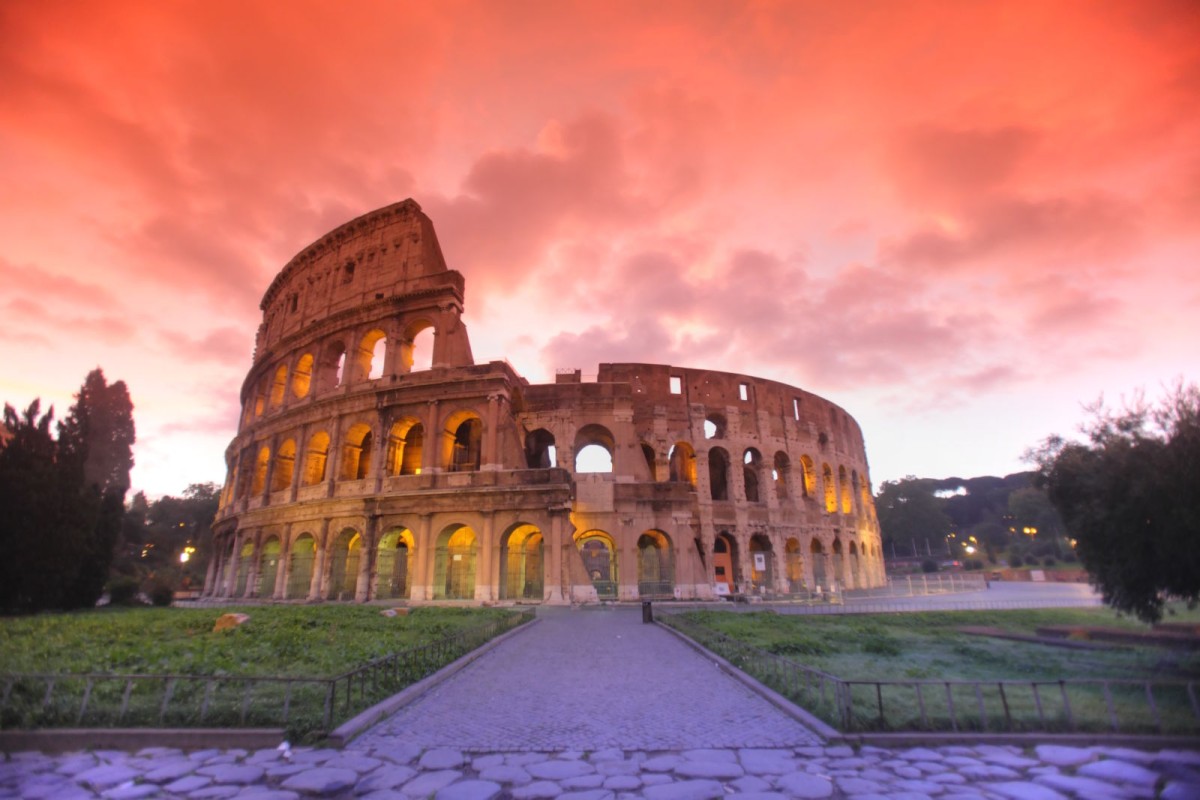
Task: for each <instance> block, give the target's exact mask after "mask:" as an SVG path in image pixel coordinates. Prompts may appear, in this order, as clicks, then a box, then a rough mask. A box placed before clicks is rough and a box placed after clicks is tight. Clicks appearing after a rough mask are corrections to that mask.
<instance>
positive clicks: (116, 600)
mask: <svg viewBox="0 0 1200 800" xmlns="http://www.w3.org/2000/svg"><path fill="white" fill-rule="evenodd" d="M137 595H138V582H137V581H136V580H134V579H133V578H128V577H125V576H121V577H117V578H113V579H112V580H111V581H109V582H108V602H109V603H110V604H111V605H114V606H134V605H138V599H137Z"/></svg>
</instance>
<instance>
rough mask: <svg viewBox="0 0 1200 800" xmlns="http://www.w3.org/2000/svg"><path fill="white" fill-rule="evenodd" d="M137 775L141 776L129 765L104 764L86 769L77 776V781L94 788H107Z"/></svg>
mask: <svg viewBox="0 0 1200 800" xmlns="http://www.w3.org/2000/svg"><path fill="white" fill-rule="evenodd" d="M137 777H139V776H138V773H137V771H136V770H132V769H130V768H129V767H125V766H121V765H114V764H104V765H103V766H99V767H92V768H91V769H88V770H84V771H83V772H81V773H79V774H78V775H76V776H75V781H76V782H77V783H82V784H86V785H87V786H91V787H92V788H93V789H107V788H109V787H110V786H116V785H118V784H122V783H125V782H127V781H131V780H133V779H134V778H137Z"/></svg>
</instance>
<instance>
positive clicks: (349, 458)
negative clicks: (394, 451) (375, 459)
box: [339, 422, 374, 481]
mask: <svg viewBox="0 0 1200 800" xmlns="http://www.w3.org/2000/svg"><path fill="white" fill-rule="evenodd" d="M373 444H374V442H373V437H372V435H371V426H370V425H367V424H366V423H365V422H359V423H356V424H354V425H352V426H351V427H350V430H348V431H346V441H345V444H343V445H342V474H341V475H340V476H339V477H340V478H341V480H344V481H359V480H362V479H363V478H365V477H367V472H368V471H369V470H370V466H371V446H372V445H373Z"/></svg>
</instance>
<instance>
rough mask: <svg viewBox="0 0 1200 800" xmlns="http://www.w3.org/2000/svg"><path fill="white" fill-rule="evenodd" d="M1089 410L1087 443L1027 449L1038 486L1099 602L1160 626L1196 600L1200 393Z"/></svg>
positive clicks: (1052, 442)
mask: <svg viewBox="0 0 1200 800" xmlns="http://www.w3.org/2000/svg"><path fill="white" fill-rule="evenodd" d="M1090 412H1091V419H1090V420H1089V421H1088V422H1087V423H1085V424H1084V426H1083V427H1082V432H1083V433H1084V434H1085V437H1086V441H1084V442H1069V441H1066V440H1064V439H1063V438H1061V437H1057V436H1055V437H1051V438H1050V439H1047V440H1046V442H1044V443H1043V445H1042V446H1041V447H1040V448H1039V449H1038V450H1037V451H1035V452H1034V453H1032V456H1033V458H1034V460H1035V461H1036V462H1037V463H1038V466H1039V480H1040V482H1041V483H1042V484H1043V485H1044V486H1045V488H1046V491H1047V493H1048V494H1049V497H1050V500H1051V502H1053V503H1054V505H1055V507H1057V509H1058V510H1059V512H1060V514H1061V515H1062V519H1063V522H1064V524H1065V526H1066V529H1067V531H1068V533H1069V535H1070V536H1072V537H1073V538H1074V539H1075V540H1076V542H1077V544H1076V552H1077V554H1078V556H1079V560H1080V561H1081V562H1082V563H1083V565H1084V567H1085V568H1086V569H1087V571H1088V574H1089V576H1090V578H1091V581H1092V583H1093V584H1094V585H1095V586H1096V587H1097V588H1098V589H1099V590H1100V592H1101V594H1102V595H1103V597H1104V601H1105V602H1106V603H1108V604H1109V605H1111V606H1112V607H1114V608H1116V609H1118V610H1120V611H1125V612H1128V613H1132V614H1135V615H1136V616H1137V617H1138V618H1139V619H1142V620H1145V621H1156V620H1158V619H1161V617H1162V613H1163V605H1164V603H1165V601H1166V600H1168V599H1170V598H1179V599H1183V600H1187V601H1188V602H1190V603H1195V602H1196V600H1197V599H1198V598H1200V547H1198V546H1197V545H1198V544H1200V491H1197V490H1198V489H1200V387H1198V386H1196V385H1191V386H1183V385H1180V386H1178V387H1176V388H1175V389H1174V390H1173V391H1172V392H1171V393H1169V395H1168V396H1167V397H1166V398H1165V399H1164V400H1163V401H1162V402H1161V403H1160V404H1159V405H1157V406H1153V407H1151V406H1148V405H1146V404H1145V403H1144V402H1141V401H1138V402H1136V403H1134V404H1133V406H1132V407H1130V408H1126V409H1124V410H1121V411H1112V410H1110V409H1107V408H1105V407H1104V406H1103V405H1102V404H1097V405H1095V406H1094V407H1092V408H1091V409H1090Z"/></svg>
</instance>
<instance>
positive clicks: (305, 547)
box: [284, 533, 317, 598]
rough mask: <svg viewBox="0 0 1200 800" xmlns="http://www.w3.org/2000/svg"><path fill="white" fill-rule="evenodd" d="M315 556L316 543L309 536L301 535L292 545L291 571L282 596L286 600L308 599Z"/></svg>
mask: <svg viewBox="0 0 1200 800" xmlns="http://www.w3.org/2000/svg"><path fill="white" fill-rule="evenodd" d="M316 556H317V543H316V541H315V540H314V539H313V537H312V536H311V535H310V534H307V533H302V534H300V535H299V536H298V537H296V541H295V542H293V543H292V551H291V555H290V556H288V559H289V561H290V562H291V569H290V570H289V571H288V582H287V586H286V587H285V589H284V596H285V597H288V598H303V597H308V591H309V588H310V587H311V586H312V571H313V562H314V561H315V560H316Z"/></svg>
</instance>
